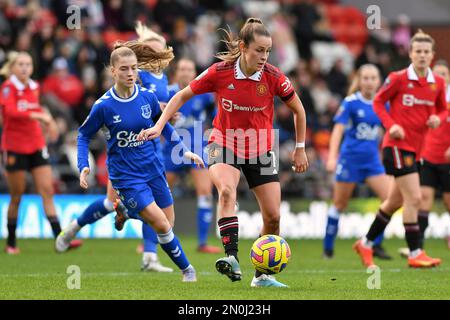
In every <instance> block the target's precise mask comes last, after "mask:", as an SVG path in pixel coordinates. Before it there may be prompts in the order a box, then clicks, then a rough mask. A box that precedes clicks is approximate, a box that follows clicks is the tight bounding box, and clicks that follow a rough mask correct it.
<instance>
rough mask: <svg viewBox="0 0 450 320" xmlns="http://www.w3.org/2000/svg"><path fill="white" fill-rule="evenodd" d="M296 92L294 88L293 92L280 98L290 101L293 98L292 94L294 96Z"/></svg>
mask: <svg viewBox="0 0 450 320" xmlns="http://www.w3.org/2000/svg"><path fill="white" fill-rule="evenodd" d="M294 94H295V91H294V90H292V91H291V93H289V94H288V95H287V96H284V97H280V98H281V100H283V101H289V100H290V99H291V98H292V96H293V95H294Z"/></svg>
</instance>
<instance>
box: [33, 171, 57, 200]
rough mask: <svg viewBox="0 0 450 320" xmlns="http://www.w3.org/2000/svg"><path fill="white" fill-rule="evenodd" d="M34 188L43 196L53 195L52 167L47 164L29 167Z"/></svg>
mask: <svg viewBox="0 0 450 320" xmlns="http://www.w3.org/2000/svg"><path fill="white" fill-rule="evenodd" d="M31 175H32V177H33V181H34V185H35V186H36V190H37V192H38V193H39V194H41V195H42V196H43V197H51V196H53V193H54V191H53V179H52V168H51V167H50V166H49V165H43V166H38V167H34V168H33V169H31Z"/></svg>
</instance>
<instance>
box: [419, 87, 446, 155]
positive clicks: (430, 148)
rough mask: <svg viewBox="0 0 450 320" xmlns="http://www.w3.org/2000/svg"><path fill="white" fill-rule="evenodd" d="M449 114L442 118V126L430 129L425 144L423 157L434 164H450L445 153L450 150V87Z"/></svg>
mask: <svg viewBox="0 0 450 320" xmlns="http://www.w3.org/2000/svg"><path fill="white" fill-rule="evenodd" d="M447 106H448V108H447V113H446V114H444V115H443V116H442V117H441V125H440V126H439V127H438V128H436V129H428V133H427V135H426V136H425V141H424V143H423V149H422V157H423V158H424V159H425V160H427V161H428V162H431V163H434V164H445V163H450V162H449V161H448V160H447V159H445V156H444V155H445V152H446V151H447V149H448V148H450V112H448V110H450V85H449V86H448V87H447Z"/></svg>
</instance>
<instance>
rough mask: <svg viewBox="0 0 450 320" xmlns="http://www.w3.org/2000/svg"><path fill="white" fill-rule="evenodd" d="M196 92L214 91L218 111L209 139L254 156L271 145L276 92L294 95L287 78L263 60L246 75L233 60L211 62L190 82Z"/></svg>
mask: <svg viewBox="0 0 450 320" xmlns="http://www.w3.org/2000/svg"><path fill="white" fill-rule="evenodd" d="M190 87H191V89H192V91H193V92H194V93H195V94H201V93H205V92H215V93H216V103H217V110H218V112H217V115H216V117H215V118H214V121H213V127H214V128H213V130H212V133H211V135H210V137H209V142H215V143H217V144H218V145H220V146H224V147H227V148H229V149H231V150H233V151H234V153H235V154H236V155H237V156H238V157H240V158H246V159H250V158H256V157H257V156H259V155H261V154H264V153H267V152H268V151H269V150H271V149H272V139H273V132H272V131H273V113H274V103H273V99H274V97H275V96H279V97H280V98H281V99H282V100H283V101H289V100H290V99H292V98H293V97H294V96H295V91H294V88H293V87H292V85H291V83H290V81H289V79H288V78H287V77H286V76H285V75H284V74H283V73H282V72H281V71H280V70H279V69H278V68H276V67H274V66H272V65H270V64H268V63H266V64H265V66H264V68H263V70H261V71H258V72H256V73H254V74H253V75H252V76H250V77H246V76H245V75H244V73H243V72H242V70H241V69H240V67H239V59H238V60H237V61H236V62H234V63H230V62H219V63H215V64H213V65H212V66H211V67H209V68H208V69H207V70H205V71H204V72H203V73H202V74H200V75H199V76H198V77H197V78H196V79H195V80H193V81H192V82H191V83H190Z"/></svg>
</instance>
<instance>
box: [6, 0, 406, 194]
mask: <svg viewBox="0 0 450 320" xmlns="http://www.w3.org/2000/svg"><path fill="white" fill-rule="evenodd" d="M71 5H75V6H77V8H79V9H80V11H79V12H80V13H81V19H80V23H81V24H80V27H79V28H75V29H70V28H68V26H69V27H70V26H71V25H68V21H70V16H71V14H73V13H74V11H71V10H67V9H68V8H70V7H69V6H71ZM249 16H257V17H260V18H262V19H263V22H264V23H265V25H266V26H268V28H269V30H270V31H271V34H272V38H273V50H272V53H271V55H270V58H269V62H270V63H272V64H273V65H275V66H277V67H279V68H280V69H281V70H282V71H283V72H284V73H285V74H286V75H288V76H289V77H290V79H291V81H292V83H293V84H294V86H295V87H296V91H297V93H298V94H299V96H300V98H301V100H302V102H303V105H304V107H305V110H306V115H307V125H308V131H307V141H306V142H307V154H308V157H309V161H310V168H309V170H308V172H307V173H305V174H301V175H299V174H294V173H293V172H292V171H291V161H290V154H291V152H292V150H293V146H294V143H295V141H294V140H293V138H294V123H293V116H292V113H291V112H290V110H289V109H288V108H287V107H286V106H285V105H283V104H282V103H281V101H277V100H276V101H275V124H274V126H275V128H277V129H279V130H280V131H279V132H280V159H281V164H280V167H281V171H280V179H281V185H282V190H283V196H284V197H289V196H295V197H304V198H314V199H329V198H330V195H331V183H332V181H333V175H332V174H329V173H327V172H326V170H325V163H326V159H327V154H328V143H329V138H330V133H331V130H332V127H333V121H332V119H333V116H334V114H335V112H336V110H337V109H338V107H339V105H340V102H341V101H342V99H343V98H344V97H345V96H346V92H347V89H348V86H349V83H350V82H351V79H352V75H353V73H354V71H355V70H356V69H357V68H358V66H360V65H361V64H364V63H373V64H376V65H377V66H378V67H379V68H380V71H381V74H382V76H383V78H384V77H385V76H386V75H387V74H388V73H389V72H391V71H393V70H398V69H400V68H404V67H406V66H408V64H409V59H408V43H409V39H410V37H411V33H412V31H413V30H411V26H410V21H409V19H408V17H407V16H405V15H400V16H399V17H398V21H397V22H396V23H395V24H392V25H390V24H389V23H388V22H387V21H386V20H384V19H383V20H382V27H381V28H380V29H374V30H368V28H367V27H366V22H365V21H366V16H365V13H363V12H360V11H358V10H357V9H355V8H351V7H344V6H342V5H340V4H339V1H333V0H328V1H326V0H323V1H319V0H290V1H288V0H285V1H283V0H279V1H275V0H274V1H264V4H263V5H261V1H245V2H244V1H237V0H220V1H217V0H215V1H207V0H129V1H123V0H102V1H100V0H34V1H26V0H16V1H8V0H0V66H1V65H2V64H3V63H4V61H5V59H6V56H7V53H8V51H9V50H20V51H27V52H30V53H31V54H32V56H33V59H34V74H33V79H36V80H38V81H39V82H40V84H41V93H42V104H43V105H45V106H46V107H48V109H49V110H50V111H51V113H52V115H53V117H54V118H55V119H56V121H57V124H58V126H59V129H60V132H61V135H60V138H59V141H58V142H57V143H54V144H50V145H49V149H50V154H51V163H52V167H53V174H54V177H53V178H54V184H55V187H56V193H81V192H82V190H81V188H80V187H79V174H78V169H77V165H76V162H77V159H76V143H77V129H78V127H79V126H80V124H81V123H82V122H83V121H84V119H85V118H86V116H87V115H88V114H89V111H90V109H91V106H92V104H93V103H94V102H95V101H96V100H97V98H99V97H100V96H101V95H102V94H103V93H104V92H105V91H106V90H108V89H109V88H110V87H111V85H112V80H111V77H110V75H109V73H108V69H107V65H108V63H109V54H110V52H111V47H112V45H113V43H114V42H115V41H116V40H131V39H136V37H137V36H136V34H135V32H134V26H135V23H136V21H138V20H140V21H142V22H143V23H145V24H147V25H148V26H150V27H151V28H152V29H153V30H154V31H156V32H158V33H160V34H162V35H163V36H164V37H165V38H166V40H167V43H168V45H170V46H172V47H173V49H174V53H175V59H178V58H181V57H189V58H191V59H193V60H194V61H195V63H196V66H197V71H198V72H201V71H202V70H204V69H205V68H207V67H208V66H209V65H211V64H212V63H214V62H216V59H215V58H214V55H215V54H216V53H217V52H218V51H222V50H224V46H223V44H222V43H221V42H220V39H221V38H223V36H224V34H223V33H222V32H220V31H219V30H218V29H219V28H225V29H229V30H231V31H232V32H233V33H234V34H237V32H238V31H239V29H240V27H241V26H242V24H243V22H244V21H245V19H246V18H247V17H249ZM68 19H69V20H68ZM72 22H73V21H72ZM75 22H76V21H75ZM166 72H167V75H168V76H169V80H170V81H171V79H173V65H172V66H171V67H170V68H169V69H168V70H166ZM105 150H106V144H105V141H104V138H103V137H102V136H101V135H100V134H99V135H98V138H97V139H95V140H94V141H93V142H92V143H91V152H92V155H93V157H94V159H95V166H94V168H93V172H94V173H95V174H93V175H91V176H92V179H93V180H92V181H91V186H92V187H91V188H90V190H88V191H87V192H91V193H103V192H105V188H106V183H107V172H106V165H105V159H106V153H105ZM1 170H2V168H0V171H1ZM91 172H92V171H91ZM241 190H242V192H243V193H245V192H248V188H247V187H246V186H245V182H243V185H242V188H241ZM28 191H29V192H33V189H32V186H30V189H29V190H28ZM356 192H357V193H358V195H359V196H369V195H370V194H369V191H368V190H367V189H366V188H364V187H362V188H359V189H357V191H356ZM0 193H7V186H6V182H5V179H4V177H3V174H1V175H0ZM193 193H194V190H193V188H192V186H191V181H190V180H189V179H180V183H179V185H177V186H176V188H175V190H174V194H175V196H191V195H192V194H193ZM241 196H242V195H241ZM244 196H245V194H244Z"/></svg>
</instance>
